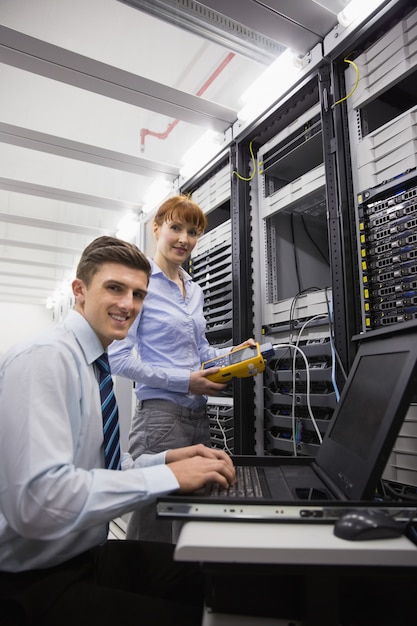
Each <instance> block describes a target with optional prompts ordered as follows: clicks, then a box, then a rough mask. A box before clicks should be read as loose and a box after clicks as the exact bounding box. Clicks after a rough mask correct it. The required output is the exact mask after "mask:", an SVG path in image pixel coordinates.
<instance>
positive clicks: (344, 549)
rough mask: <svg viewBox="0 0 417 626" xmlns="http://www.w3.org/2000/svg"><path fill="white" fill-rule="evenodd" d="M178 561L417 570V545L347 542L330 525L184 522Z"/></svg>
mask: <svg viewBox="0 0 417 626" xmlns="http://www.w3.org/2000/svg"><path fill="white" fill-rule="evenodd" d="M175 559H176V560H177V561H200V562H203V561H204V562H216V563H259V564H261V563H262V564H294V565H297V564H303V565H368V566H374V565H377V566H391V567H393V566H401V567H408V566H410V567H411V566H413V567H415V566H417V546H415V545H414V544H413V543H412V542H411V541H410V540H409V539H407V538H406V537H396V538H395V539H376V540H372V541H347V540H345V539H339V538H338V537H335V535H334V534H333V525H332V524H284V523H277V524H269V523H256V522H203V521H201V522H200V521H199V522H186V523H185V524H184V526H183V527H182V530H181V534H180V537H179V540H178V543H177V546H176V549H175Z"/></svg>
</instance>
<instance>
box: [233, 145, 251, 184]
mask: <svg viewBox="0 0 417 626" xmlns="http://www.w3.org/2000/svg"><path fill="white" fill-rule="evenodd" d="M252 144H253V139H252V141H251V142H250V144H249V152H250V155H251V157H252V165H253V172H252V175H251V176H250V177H249V178H245V177H244V176H241V175H240V174H239V172H236V171H235V170H233V172H232V173H233V174H236V176H237V177H238V178H239V180H246V181H249V180H252V179H253V177H254V176H255V174H256V161H255V156H254V154H253V150H252Z"/></svg>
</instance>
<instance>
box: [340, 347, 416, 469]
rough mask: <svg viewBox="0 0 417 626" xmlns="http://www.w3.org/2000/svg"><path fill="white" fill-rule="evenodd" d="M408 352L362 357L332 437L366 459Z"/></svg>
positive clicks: (341, 407)
mask: <svg viewBox="0 0 417 626" xmlns="http://www.w3.org/2000/svg"><path fill="white" fill-rule="evenodd" d="M407 354H408V353H407V352H392V353H390V354H372V355H365V356H362V357H361V359H360V361H359V363H358V366H357V369H356V374H355V377H354V378H353V379H352V382H351V385H350V387H349V393H348V394H347V395H346V397H345V398H344V401H343V404H342V405H341V406H340V410H339V415H338V419H337V421H336V422H335V424H334V427H333V429H332V431H331V433H330V437H331V439H333V440H334V441H336V442H338V443H340V444H342V445H343V446H344V447H345V448H349V449H350V450H351V451H352V452H354V453H355V454H357V455H358V456H360V457H361V458H362V459H366V458H367V456H368V454H369V451H370V450H371V449H372V443H373V440H374V438H375V435H376V433H377V432H378V429H379V426H380V424H381V422H382V421H383V418H384V415H385V411H386V408H387V405H388V403H389V400H390V398H391V397H392V395H393V393H394V390H395V387H396V385H397V383H398V380H399V378H400V376H401V373H402V368H403V365H404V363H405V360H406V356H407Z"/></svg>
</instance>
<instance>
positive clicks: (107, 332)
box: [72, 263, 148, 348]
mask: <svg viewBox="0 0 417 626" xmlns="http://www.w3.org/2000/svg"><path fill="white" fill-rule="evenodd" d="M147 287H148V276H147V274H146V273H145V272H143V271H141V270H135V269H132V268H130V267H126V266H125V265H120V264H119V263H104V264H103V265H102V266H101V268H100V269H99V270H98V272H97V273H96V274H94V276H93V278H92V280H91V283H90V285H89V286H88V287H87V286H86V285H85V283H84V282H83V281H82V280H80V279H79V278H76V279H75V280H74V282H73V283H72V288H73V292H74V295H75V298H76V305H75V307H74V308H75V310H76V311H78V312H79V313H81V314H82V315H83V316H84V317H85V319H86V320H87V322H88V323H89V324H90V326H91V327H92V328H93V330H94V331H95V332H96V334H97V335H98V338H99V339H100V341H101V343H102V344H103V347H104V348H107V346H109V345H110V344H111V342H112V341H113V340H114V339H124V337H126V335H127V332H128V330H129V328H130V327H131V325H132V324H133V322H134V320H135V318H136V316H137V315H138V313H139V311H140V310H141V308H142V304H143V299H144V298H145V295H146V293H147Z"/></svg>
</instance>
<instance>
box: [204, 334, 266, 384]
mask: <svg viewBox="0 0 417 626" xmlns="http://www.w3.org/2000/svg"><path fill="white" fill-rule="evenodd" d="M265 364H266V361H265V359H264V356H263V354H262V352H261V346H260V345H259V343H257V344H256V345H255V346H244V347H243V348H239V349H237V350H233V352H227V353H226V354H222V355H221V356H218V357H215V358H214V359H210V360H209V361H205V362H204V363H203V364H202V366H201V369H204V370H206V369H208V368H209V367H220V370H219V371H218V372H217V373H216V374H212V375H211V376H207V378H208V379H209V380H212V381H213V382H215V383H227V382H228V381H229V380H230V379H231V378H235V377H236V378H248V377H249V376H256V374H260V373H261V372H263V371H264V369H265Z"/></svg>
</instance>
